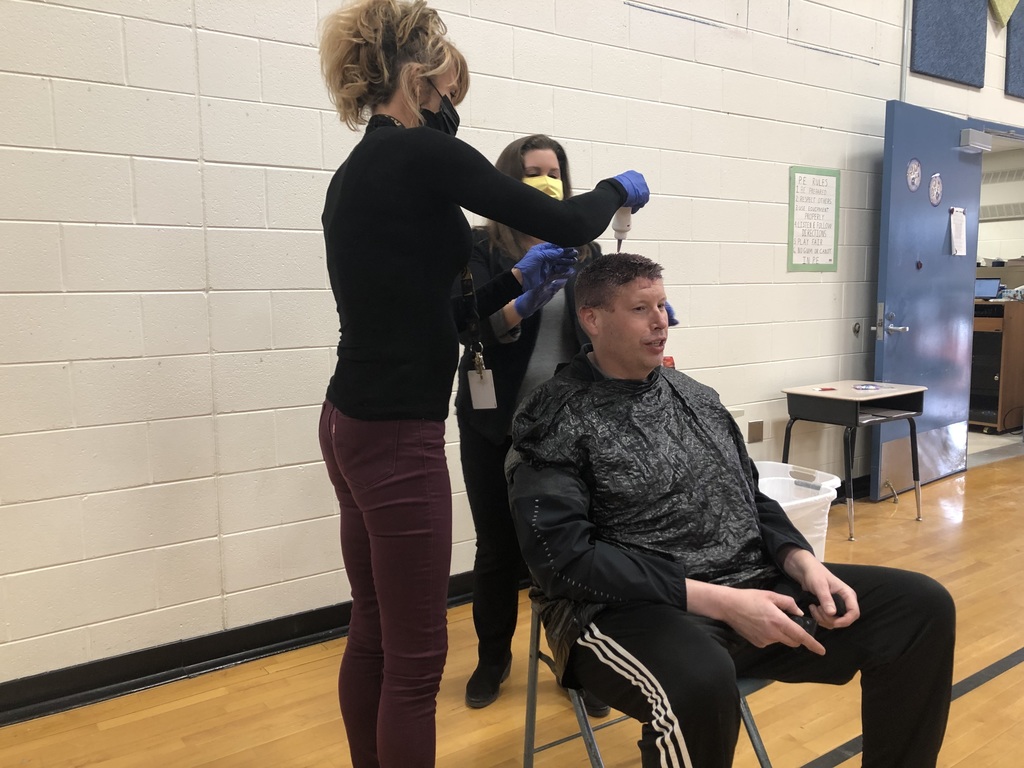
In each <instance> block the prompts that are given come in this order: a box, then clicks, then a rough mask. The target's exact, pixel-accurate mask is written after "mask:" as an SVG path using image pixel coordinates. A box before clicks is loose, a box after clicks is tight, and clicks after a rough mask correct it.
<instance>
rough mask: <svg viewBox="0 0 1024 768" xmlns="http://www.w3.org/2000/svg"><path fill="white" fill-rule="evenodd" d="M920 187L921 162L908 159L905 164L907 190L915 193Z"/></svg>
mask: <svg viewBox="0 0 1024 768" xmlns="http://www.w3.org/2000/svg"><path fill="white" fill-rule="evenodd" d="M920 186H921V161H920V160H918V159H917V158H916V157H913V158H911V159H910V162H909V163H907V189H909V190H910V191H911V192H917V188H918V187H920Z"/></svg>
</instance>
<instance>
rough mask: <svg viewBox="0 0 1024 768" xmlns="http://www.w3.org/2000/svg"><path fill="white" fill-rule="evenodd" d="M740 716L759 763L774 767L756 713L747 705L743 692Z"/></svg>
mask: <svg viewBox="0 0 1024 768" xmlns="http://www.w3.org/2000/svg"><path fill="white" fill-rule="evenodd" d="M740 716H741V717H742V718H743V725H744V726H745V727H746V729H747V735H748V736H749V737H750V745H751V746H752V747H753V748H754V754H755V755H756V756H757V763H758V765H760V766H761V768H772V761H771V760H769V759H768V752H767V750H765V748H764V742H763V741H761V733H760V732H759V731H758V730H757V723H755V722H754V715H753V713H751V711H750V707H749V706H747V697H746V696H743V695H742V694H741V695H740Z"/></svg>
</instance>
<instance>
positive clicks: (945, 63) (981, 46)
mask: <svg viewBox="0 0 1024 768" xmlns="http://www.w3.org/2000/svg"><path fill="white" fill-rule="evenodd" d="M987 36H988V0H914V11H913V19H912V21H911V28H910V39H911V48H910V69H911V71H913V72H917V73H919V74H922V75H931V76H932V77H940V78H942V79H943V80H952V81H953V82H955V83H963V84H964V85H972V86H974V87H975V88H981V87H983V86H984V85H985V43H986V40H987ZM1007 58H1009V56H1007Z"/></svg>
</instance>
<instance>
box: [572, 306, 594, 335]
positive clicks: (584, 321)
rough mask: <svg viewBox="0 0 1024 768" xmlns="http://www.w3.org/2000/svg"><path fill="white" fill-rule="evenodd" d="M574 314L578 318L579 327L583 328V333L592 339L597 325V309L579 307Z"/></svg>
mask: <svg viewBox="0 0 1024 768" xmlns="http://www.w3.org/2000/svg"><path fill="white" fill-rule="evenodd" d="M576 314H577V315H578V316H579V318H580V326H581V327H582V328H583V331H584V333H586V334H587V336H589V337H590V338H591V339H593V338H594V336H595V335H596V333H597V331H598V325H599V320H598V312H597V307H580V308H579V310H577V312H576Z"/></svg>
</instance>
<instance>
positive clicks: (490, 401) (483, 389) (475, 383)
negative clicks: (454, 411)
mask: <svg viewBox="0 0 1024 768" xmlns="http://www.w3.org/2000/svg"><path fill="white" fill-rule="evenodd" d="M467 379H468V380H469V399H470V400H472V401H473V409H474V410H476V411H484V410H487V409H489V408H497V407H498V400H497V398H495V396H494V376H493V375H492V374H491V371H490V369H489V368H484V369H483V370H482V371H481V372H480V373H477V372H476V371H472V370H471V371H470V372H469V376H467Z"/></svg>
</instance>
